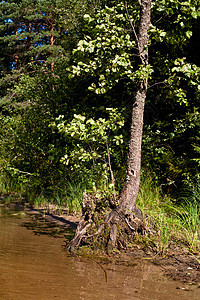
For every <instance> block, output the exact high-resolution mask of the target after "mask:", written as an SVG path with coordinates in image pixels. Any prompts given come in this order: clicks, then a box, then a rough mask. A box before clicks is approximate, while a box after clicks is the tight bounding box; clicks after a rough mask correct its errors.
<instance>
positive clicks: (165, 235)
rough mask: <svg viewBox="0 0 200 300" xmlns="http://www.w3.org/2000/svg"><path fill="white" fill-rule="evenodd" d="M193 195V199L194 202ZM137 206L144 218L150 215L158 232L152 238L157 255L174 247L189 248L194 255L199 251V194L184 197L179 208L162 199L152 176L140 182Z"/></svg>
mask: <svg viewBox="0 0 200 300" xmlns="http://www.w3.org/2000/svg"><path fill="white" fill-rule="evenodd" d="M191 195H194V197H193V198H192V197H191ZM137 201H138V202H137V205H138V207H139V208H140V209H141V210H142V212H143V215H145V213H146V214H148V215H149V216H150V219H151V220H152V223H153V226H154V228H155V235H154V236H152V237H151V238H150V240H151V242H153V243H154V245H155V247H156V249H157V252H158V253H160V254H162V255H163V254H165V253H166V252H167V251H168V250H169V248H170V246H171V245H172V244H176V245H179V247H182V248H186V249H187V250H188V251H189V252H191V253H198V252H199V251H200V204H199V203H200V202H197V192H194V190H193V193H191V192H190V194H189V195H188V198H187V195H186V194H185V198H184V201H183V199H182V202H181V204H180V203H179V204H176V202H175V201H172V200H171V199H170V197H168V196H166V195H162V193H161V191H160V189H159V187H157V186H156V185H155V184H154V182H153V180H152V178H151V176H149V175H148V176H146V177H145V178H143V179H142V180H141V185H140V191H139V195H138V199H137Z"/></svg>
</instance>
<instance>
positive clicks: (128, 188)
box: [67, 0, 151, 252]
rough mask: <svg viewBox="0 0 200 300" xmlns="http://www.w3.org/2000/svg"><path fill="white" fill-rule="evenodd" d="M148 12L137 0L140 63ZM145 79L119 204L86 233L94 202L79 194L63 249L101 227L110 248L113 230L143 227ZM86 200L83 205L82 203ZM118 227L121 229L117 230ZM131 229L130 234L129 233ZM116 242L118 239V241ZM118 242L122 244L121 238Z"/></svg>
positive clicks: (146, 2)
mask: <svg viewBox="0 0 200 300" xmlns="http://www.w3.org/2000/svg"><path fill="white" fill-rule="evenodd" d="M150 16H151V0H140V25H139V32H138V36H137V43H138V54H139V58H140V65H142V66H147V65H148V41H149V35H148V29H149V25H150V20H151V18H150ZM147 83H148V79H147V78H146V79H143V80H141V81H140V82H139V83H138V88H137V91H136V95H135V101H134V103H133V108H132V123H131V129H130V141H129V153H128V161H127V175H126V181H125V184H124V186H123V189H122V191H121V194H120V198H119V203H120V204H119V205H118V206H117V207H115V208H114V209H112V211H111V212H110V213H108V214H107V215H106V217H105V218H104V222H103V223H102V224H101V225H100V226H99V228H98V230H97V231H96V233H95V234H93V235H90V234H89V233H88V234H87V233H86V232H87V229H88V227H89V226H90V225H92V223H94V222H93V221H94V215H95V206H94V205H93V201H91V197H89V198H90V200H86V199H87V197H88V196H87V194H85V195H84V197H83V216H82V220H81V221H80V223H79V225H78V227H77V231H76V234H75V237H74V239H73V240H72V241H71V243H69V244H68V246H67V249H68V250H69V251H72V252H73V251H74V249H75V248H76V247H77V246H79V245H80V242H81V240H82V239H87V238H89V237H91V236H94V235H97V234H99V233H100V232H101V231H102V230H104V229H105V227H108V228H109V229H110V233H109V238H108V241H107V246H108V250H110V249H112V248H113V246H115V244H116V242H117V230H118V227H120V231H121V232H122V231H123V232H125V236H126V237H127V239H128V238H129V237H130V236H132V234H133V235H134V234H135V232H136V231H137V230H138V228H139V229H140V231H142V230H143V227H142V225H141V223H142V221H141V220H142V219H143V218H142V213H141V211H140V210H139V209H138V208H137V206H136V199H137V195H138V191H139V185H140V171H141V145H142V132H143V115H144V104H145V99H146V93H147ZM86 203H87V205H86ZM121 228H122V230H121ZM130 232H131V234H130ZM118 242H120V239H119V241H118ZM120 243H121V244H124V239H123V241H122V242H120Z"/></svg>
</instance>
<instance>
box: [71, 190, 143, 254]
mask: <svg viewBox="0 0 200 300" xmlns="http://www.w3.org/2000/svg"><path fill="white" fill-rule="evenodd" d="M102 203H105V201H102V199H97V198H96V197H95V196H94V195H91V194H87V193H86V192H84V194H83V213H82V218H81V220H80V222H79V224H78V226H77V229H76V233H75V236H74V238H73V239H72V240H71V241H70V242H69V244H68V245H67V246H66V249H67V250H68V251H69V252H71V253H74V252H75V250H76V249H77V248H78V247H79V246H81V245H84V244H86V241H87V243H89V245H90V242H88V239H90V238H93V237H96V238H97V239H98V238H100V237H101V238H102V240H103V241H102V240H101V246H102V243H103V244H104V245H103V246H104V249H106V250H107V252H108V253H110V252H111V251H112V250H113V248H115V247H116V246H117V247H118V248H126V247H127V244H128V243H130V242H132V241H133V238H134V237H135V236H136V235H137V234H138V232H139V233H141V234H145V233H146V232H147V222H143V218H142V213H141V211H140V210H139V209H138V208H137V209H136V210H135V213H130V214H129V215H125V214H124V213H123V211H122V210H121V209H120V206H118V207H116V208H115V209H112V210H111V211H110V212H109V210H110V208H109V204H108V207H107V213H106V214H104V215H103V214H102ZM108 203H109V202H108ZM104 211H105V207H104Z"/></svg>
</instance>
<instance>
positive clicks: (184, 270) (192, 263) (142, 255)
mask: <svg viewBox="0 0 200 300" xmlns="http://www.w3.org/2000/svg"><path fill="white" fill-rule="evenodd" d="M16 205H17V208H18V210H19V211H20V212H21V213H26V214H28V215H31V216H32V217H33V218H35V219H40V220H45V222H47V223H49V224H52V228H51V233H52V234H54V236H56V235H57V236H58V237H59V236H61V234H62V236H65V237H66V238H67V239H71V238H72V237H73V234H74V232H75V230H76V227H77V225H78V222H79V220H80V215H76V216H74V215H69V214H68V212H67V210H65V208H59V209H58V208H57V207H56V206H55V205H52V204H49V205H44V206H40V207H38V206H34V207H31V206H30V205H28V204H27V205H25V206H19V205H18V204H16ZM16 205H14V204H12V206H13V207H15V208H16ZM9 207H10V205H9ZM53 227H54V228H55V230H53ZM36 228H37V227H35V225H34V231H35V233H38V234H41V228H38V229H36ZM48 228H49V227H48V226H47V227H46V229H45V227H44V226H43V228H42V231H43V233H44V231H45V230H46V231H47V230H49V229H48ZM58 228H59V229H58ZM30 229H31V228H30ZM69 229H71V235H68V236H66V235H65V232H66V230H69ZM37 230H38V232H36V231H37ZM90 255H91V254H90ZM133 259H135V260H138V259H139V260H142V261H148V262H149V263H152V264H153V265H157V266H159V267H160V268H161V270H162V272H163V274H164V275H166V276H168V277H169V278H171V279H173V280H179V281H181V282H183V283H188V284H191V285H193V284H197V285H199V288H200V254H198V255H192V254H188V252H187V251H186V250H184V249H180V248H178V247H174V249H173V250H169V251H168V252H167V253H166V254H165V256H160V255H155V254H152V253H151V252H150V251H144V250H143V247H142V246H140V245H135V246H134V247H132V249H131V250H128V251H126V252H120V253H114V254H113V255H112V256H107V255H102V254H101V255H99V257H98V260H99V261H102V262H103V263H105V261H112V262H113V263H116V264H123V265H127V266H128V265H129V264H132V263H131V262H132V261H133ZM177 288H181V287H179V286H177Z"/></svg>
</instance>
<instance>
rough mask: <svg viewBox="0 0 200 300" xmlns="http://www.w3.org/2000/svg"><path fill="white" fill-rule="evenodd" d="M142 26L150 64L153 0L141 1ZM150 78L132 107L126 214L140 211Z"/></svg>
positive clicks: (142, 53) (141, 46) (142, 48)
mask: <svg viewBox="0 0 200 300" xmlns="http://www.w3.org/2000/svg"><path fill="white" fill-rule="evenodd" d="M140 6H141V12H140V26H139V33H138V39H137V42H138V51H139V57H140V60H141V64H142V65H143V66H147V65H148V41H149V35H148V29H149V25H150V22H151V0H141V1H140ZM147 83H148V79H145V80H141V81H140V82H139V85H138V89H137V92H136V96H135V102H134V104H133V108H132V123H131V130H130V141H129V154H128V162H127V175H126V182H125V184H124V187H123V189H122V192H121V195H120V206H121V209H122V210H123V211H124V213H125V215H127V214H130V212H136V214H137V212H138V210H137V208H136V199H137V195H138V191H139V185H140V171H141V145H142V132H143V115H144V104H145V99H146V93H147Z"/></svg>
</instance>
